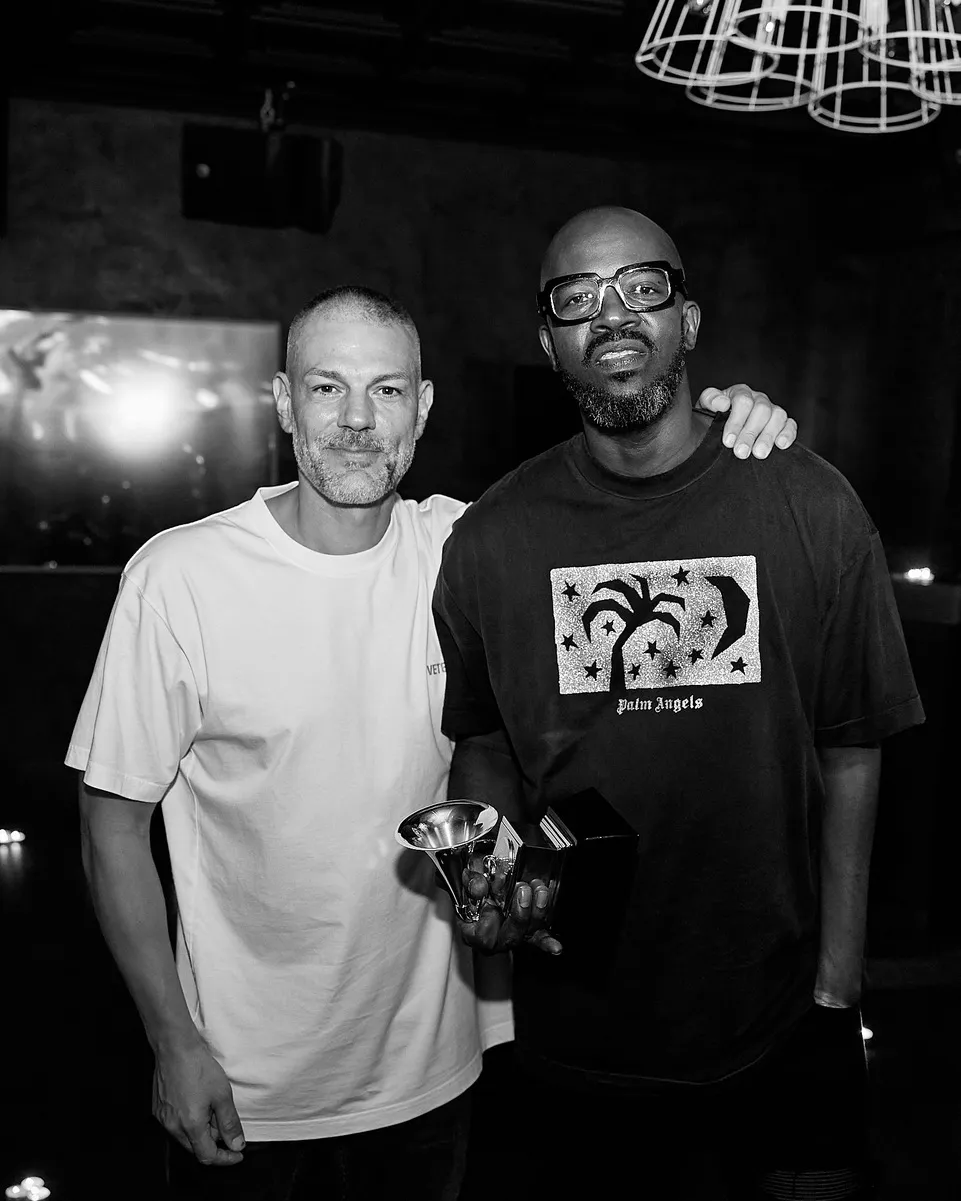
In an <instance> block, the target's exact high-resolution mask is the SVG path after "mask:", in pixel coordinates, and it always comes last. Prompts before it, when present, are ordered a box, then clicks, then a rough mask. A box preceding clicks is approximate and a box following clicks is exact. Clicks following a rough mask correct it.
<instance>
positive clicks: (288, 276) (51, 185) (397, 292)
mask: <svg viewBox="0 0 961 1201" xmlns="http://www.w3.org/2000/svg"><path fill="white" fill-rule="evenodd" d="M652 9H653V5H652V4H648V3H631V2H629V0H624V2H622V0H563V2H562V0H538V2H537V3H535V2H534V0H509V2H508V0H505V2H502V3H472V4H466V3H458V2H456V0H452V2H451V3H445V4H441V3H432V2H429V0H421V2H412V3H391V2H390V0H386V2H382V3H380V4H374V3H354V4H348V0H342V7H341V8H339V9H338V8H337V6H336V5H325V4H319V3H300V4H298V5H294V4H273V5H266V4H258V3H254V2H252V0H250V2H245V3H228V2H227V0H156V2H150V0H148V2H145V3H134V2H133V0H115V2H112V3H89V2H83V0H75V2H73V3H69V4H68V3H56V2H54V0H34V2H33V3H31V4H30V5H29V6H28V7H27V8H26V9H22V10H21V9H20V8H19V6H18V19H19V20H20V21H21V23H22V24H21V29H20V31H19V32H18V33H17V34H16V35H13V34H11V33H10V32H9V31H8V32H7V33H6V34H5V35H4V37H3V41H2V50H0V55H2V56H3V57H2V59H0V68H2V74H0V79H2V80H3V81H5V83H6V87H7V92H8V96H7V97H6V98H0V118H2V119H0V131H2V134H0V151H2V146H3V140H2V139H3V137H4V136H5V138H6V142H7V153H6V165H5V187H4V188H0V198H2V199H0V218H2V215H3V206H4V205H5V210H6V215H5V224H4V226H3V229H4V232H3V236H2V237H0V307H8V308H23V309H26V308H41V309H60V310H69V309H79V310H84V311H104V312H128V313H152V314H160V315H173V316H177V317H191V316H197V317H208V318H211V317H212V318H228V319H238V318H240V319H253V320H278V319H280V320H284V319H285V318H287V317H289V316H290V315H291V314H292V313H293V312H294V311H296V309H297V308H298V307H299V306H300V305H301V304H302V303H303V302H304V301H305V300H306V299H307V298H308V297H309V296H310V295H312V294H313V293H315V292H316V291H318V290H320V289H321V288H325V287H329V286H333V285H336V284H341V283H356V284H362V285H368V286H372V287H375V288H380V289H383V290H385V291H387V292H389V293H390V294H392V295H394V296H396V297H397V298H398V299H399V300H401V301H402V302H403V303H404V304H405V305H407V306H408V307H409V308H410V309H411V311H412V312H413V314H414V316H415V318H416V320H417V322H418V325H419V327H420V330H421V334H422V339H423V344H424V362H425V369H426V372H427V374H429V375H430V376H431V377H432V378H433V379H434V381H435V385H436V389H437V401H436V404H435V407H434V410H433V412H432V414H431V419H430V422H429V424H428V427H427V432H426V433H425V435H424V437H423V439H422V441H421V443H420V445H419V449H418V453H417V459H416V461H415V464H414V466H413V468H412V470H411V472H410V475H409V476H408V479H407V481H406V483H405V488H404V491H405V493H406V494H407V495H410V496H418V497H419V496H423V495H426V494H428V493H430V492H434V491H440V492H446V493H449V494H452V495H455V496H459V497H462V498H465V499H467V498H472V497H475V496H477V495H478V494H479V493H480V491H482V490H483V488H484V487H485V486H486V485H487V484H488V483H490V482H491V481H493V480H494V479H495V478H497V477H498V476H499V475H500V474H502V473H503V472H504V471H505V470H507V469H508V468H510V467H511V466H513V465H514V463H516V462H517V461H518V460H519V459H521V458H523V457H526V456H527V455H529V454H532V453H535V452H536V451H537V450H539V449H541V448H542V447H544V446H546V445H549V444H551V443H552V442H554V441H556V440H557V439H558V438H560V437H563V436H566V434H567V433H568V432H569V431H570V429H571V423H572V414H571V411H570V405H569V403H568V402H567V401H566V399H565V398H564V397H562V396H559V395H558V394H557V392H556V391H555V389H554V388H553V381H552V379H551V377H550V375H549V373H548V372H547V371H546V368H545V367H544V365H543V362H542V355H541V351H540V348H539V347H538V345H537V340H536V316H535V312H534V306H533V296H534V291H535V286H536V282H537V271H538V263H539V258H540V255H541V253H542V251H543V249H544V247H545V245H546V243H547V241H548V239H549V238H550V236H551V234H552V233H553V231H554V230H555V229H556V227H557V226H558V225H559V224H560V223H561V222H563V221H564V220H565V219H566V218H567V217H569V216H571V215H572V214H573V213H574V212H576V211H578V210H579V209H581V208H583V207H585V206H587V205H591V204H598V203H623V204H627V205H630V206H632V207H636V208H640V209H642V210H644V211H645V212H648V213H649V214H650V215H651V216H652V217H654V218H655V219H656V220H658V221H660V222H661V223H662V224H664V225H665V226H666V227H667V228H668V229H669V230H670V232H671V233H672V234H673V235H674V237H675V240H676V241H677V243H678V245H679V247H680V249H681V252H682V254H683V256H684V260H685V265H686V268H687V272H688V276H689V279H690V281H691V288H692V293H693V295H694V297H695V298H696V299H698V300H699V302H700V303H701V305H702V309H703V314H704V319H703V325H702V335H701V339H700V342H699V346H698V350H697V353H696V355H695V356H694V357H693V362H692V372H693V382H694V385H695V387H696V388H700V387H702V386H705V385H706V384H709V383H711V384H718V385H724V384H728V383H732V382H736V381H739V380H746V381H748V382H750V383H751V384H752V385H754V386H757V387H761V388H764V389H765V390H767V391H768V392H769V393H770V394H771V395H772V397H774V399H775V400H776V401H778V402H779V403H781V404H783V405H785V406H786V407H787V408H788V409H789V411H790V412H791V413H792V414H793V415H794V416H795V417H796V418H797V419H798V423H799V426H800V431H801V433H800V436H801V439H802V440H803V441H804V442H806V443H807V444H808V445H809V446H811V447H813V448H814V449H815V450H817V451H818V452H819V453H821V454H822V455H824V456H825V457H826V458H828V459H829V460H830V461H831V462H832V463H834V464H835V465H836V466H837V467H839V468H840V470H841V471H843V472H844V473H845V474H846V475H847V476H848V478H849V479H850V480H851V481H852V482H853V483H854V485H855V487H856V488H857V489H858V491H859V492H860V494H861V496H862V498H863V500H864V502H865V504H866V505H867V507H868V509H869V511H870V512H871V514H872V516H873V518H874V520H875V521H876V522H877V524H878V526H879V528H880V529H881V531H882V535H883V537H884V540H885V544H886V546H887V549H888V553H889V558H890V561H891V565H892V567H893V568H904V567H907V566H911V565H921V564H929V565H931V566H932V567H933V568H934V569H935V571H936V572H937V574H938V577H939V582H938V583H937V584H935V585H933V586H931V587H929V588H919V587H913V588H912V587H911V586H904V585H902V586H900V587H899V600H900V603H901V607H902V617H903V620H904V622H905V630H906V634H907V637H908V641H909V645H910V649H911V652H912V659H913V662H914V666H915V671H916V674H917V676H918V681H919V685H920V687H921V690H922V696H923V700H924V703H925V706H926V709H927V713H928V722H927V724H926V725H925V726H924V727H923V728H921V729H919V730H915V731H911V732H909V733H907V734H904V735H902V736H900V737H898V738H897V739H895V740H893V741H892V743H891V745H890V746H889V747H888V748H887V749H886V752H885V768H884V780H883V785H882V793H883V796H882V802H883V803H882V810H881V818H880V825H879V831H878V841H877V847H876V855H875V864H874V871H873V878H872V904H871V918H870V935H871V945H870V953H871V961H870V964H869V975H870V978H871V981H872V983H873V986H874V988H873V993H869V996H868V1000H867V1001H866V1012H868V1013H869V1015H870V1005H871V1004H873V1005H874V1006H875V1012H876V1013H879V1014H881V1016H882V1017H883V1019H884V1021H883V1023H882V1024H885V1030H886V1031H887V1035H886V1040H887V1041H885V1037H882V1036H884V1035H885V1031H881V1030H879V1031H878V1036H877V1039H876V1040H875V1044H874V1048H873V1050H872V1055H873V1057H874V1060H875V1073H876V1075H878V1076H879V1077H880V1079H882V1081H884V1082H886V1084H887V1088H888V1091H887V1093H885V1094H884V1095H885V1096H886V1097H888V1098H889V1100H888V1101H886V1102H885V1104H886V1105H887V1106H888V1108H887V1109H885V1110H884V1113H882V1114H881V1115H880V1117H879V1119H878V1120H879V1123H880V1128H881V1129H882V1132H886V1133H884V1137H883V1139H882V1141H883V1142H884V1143H885V1144H886V1147H887V1150H888V1152H889V1153H890V1156H891V1164H890V1175H891V1180H892V1183H891V1185H890V1191H889V1193H888V1194H887V1195H888V1196H890V1197H892V1198H893V1197H896V1196H897V1197H901V1196H903V1197H905V1198H917V1199H918V1201H927V1199H928V1198H931V1199H932V1201H940V1198H942V1197H943V1198H945V1199H947V1198H954V1197H957V1196H958V1195H961V1194H959V1192H958V1190H957V1181H958V1176H957V1175H956V1168H957V1162H956V1160H957V1149H958V1129H959V1127H958V1126H957V1125H954V1126H952V1123H953V1122H955V1123H956V1120H957V1119H956V1115H955V1111H954V1109H953V1108H952V1106H953V1105H954V1103H955V1101H956V1099H957V1096H958V1090H957V1088H956V1087H955V1086H953V1085H951V1084H950V1083H949V1081H950V1074H951V1070H952V1069H950V1067H949V1065H950V1064H951V1063H952V1062H954V1063H957V1052H955V1051H954V1050H953V1044H954V1042H955V1041H956V1035H954V1034H953V1033H952V1030H951V1026H950V1017H949V1016H946V1015H950V1014H952V1013H953V1014H956V1013H957V998H958V993H957V991H956V990H957V989H958V986H959V983H961V966H959V965H961V887H959V884H958V880H959V877H961V873H959V872H958V871H957V868H956V862H955V861H956V848H957V846H958V836H959V834H961V822H959V820H958V815H957V799H958V792H959V789H958V782H957V767H956V763H957V757H956V754H955V753H954V737H955V730H956V729H957V724H958V717H959V704H958V699H957V688H956V684H955V681H956V679H957V671H958V667H959V659H961V653H959V646H961V642H959V629H961V626H959V624H958V622H959V615H961V600H959V592H961V585H959V584H958V583H957V581H958V580H959V575H961V560H959V550H961V452H959V428H958V427H959V422H958V414H959V406H961V109H955V110H948V109H946V110H945V111H944V112H943V113H942V115H941V116H940V117H939V118H938V119H937V120H936V121H935V122H934V123H933V124H932V125H931V126H930V127H928V128H926V129H923V130H919V131H916V132H912V133H901V134H889V135H881V136H874V137H872V136H865V135H860V136H859V135H845V134H838V133H832V132H831V131H828V130H826V129H824V128H822V127H819V126H816V125H814V123H813V122H811V121H810V119H809V118H808V117H807V116H806V114H804V113H803V112H802V113H796V114H780V115H772V116H765V117H760V116H751V115H744V116H730V115H725V114H720V113H715V112H712V111H710V110H706V109H703V108H700V107H698V106H695V105H694V104H692V103H690V102H688V101H687V100H686V99H685V97H684V95H683V91H682V90H680V89H676V88H671V87H670V86H668V85H666V84H657V83H655V82H654V81H652V80H649V79H647V78H646V77H643V76H641V75H640V74H639V73H638V72H637V71H636V70H635V68H634V66H633V54H634V51H635V50H636V48H637V45H638V44H639V42H640V38H641V34H642V32H643V28H644V26H645V24H646V22H647V20H648V19H649V17H650V14H651V11H652ZM4 60H5V61H4ZM288 80H293V81H294V82H295V84H296V86H295V88H294V89H292V90H290V99H289V101H288V103H287V106H286V111H285V116H286V118H287V121H288V132H289V133H291V134H296V135H298V136H304V137H312V138H322V137H328V138H333V139H335V140H336V142H337V143H338V144H339V145H340V146H341V147H342V153H343V171H342V187H341V191H340V198H339V204H338V205H337V207H336V210H335V212H334V215H333V221H332V224H331V227H330V229H329V232H327V233H310V232H306V231H304V230H301V229H296V228H280V229H274V228H256V227H251V226H242V225H235V224H227V223H222V222H219V221H214V220H197V219H188V218H185V217H184V216H183V215H182V185H181V161H180V149H181V136H182V131H183V127H184V125H185V123H191V124H197V123H201V124H204V123H207V124H211V125H216V126H230V127H231V128H235V129H247V130H253V129H255V128H256V123H257V115H258V111H259V109H260V106H261V104H262V102H263V100H264V90H265V88H267V87H271V88H274V89H275V90H276V93H275V94H279V93H280V91H281V90H282V89H283V87H284V84H285V83H286V81H288ZM2 167H3V159H2V154H0V170H2ZM283 463H284V466H283V470H282V475H284V476H289V473H290V459H289V455H288V456H286V458H284V459H283ZM162 516H163V515H162V514H159V515H158V524H159V525H161V526H162V525H163V524H165V523H164V522H163V520H162ZM0 536H2V529H0ZM116 584H117V578H116V575H112V574H109V573H108V574H74V573H65V572H48V573H46V574H11V573H0V611H2V613H3V621H2V625H0V638H2V642H0V647H2V659H0V662H2V665H3V680H4V687H3V703H4V719H3V722H2V725H0V739H2V743H0V771H2V781H3V794H2V810H0V824H4V825H6V826H7V827H10V826H19V827H20V828H21V829H24V830H26V831H27V833H28V841H27V843H25V844H24V846H23V848H22V849H21V853H20V855H19V857H18V858H16V859H15V858H14V856H13V855H12V854H8V853H6V852H4V853H3V854H4V856H5V857H4V858H3V861H2V863H0V898H2V900H3V904H4V917H3V923H4V938H5V947H6V948H7V949H6V952H5V953H6V960H5V966H6V968H7V970H6V971H5V973H4V977H5V993H6V996H7V998H8V1001H10V1003H11V1004H10V1010H9V1016H8V1018H7V1023H6V1025H5V1027H4V1030H5V1037H6V1039H7V1041H8V1043H9V1044H10V1045H11V1047H13V1049H14V1050H15V1051H16V1055H17V1057H16V1058H14V1059H11V1060H8V1065H9V1066H10V1069H11V1070H10V1072H8V1074H7V1079H8V1081H9V1082H10V1083H8V1085H7V1091H8V1093H9V1095H10V1096H11V1097H12V1098H14V1099H15V1101H16V1104H15V1109H16V1111H17V1118H16V1120H15V1122H14V1123H13V1124H12V1125H9V1126H8V1127H6V1128H5V1130H4V1132H3V1134H4V1136H6V1137H7V1138H8V1139H9V1141H8V1142H7V1143H6V1145H5V1146H3V1149H2V1153H0V1171H2V1172H4V1173H5V1174H6V1177H7V1179H3V1180H0V1184H3V1185H4V1186H5V1185H6V1184H9V1183H13V1182H14V1180H18V1179H19V1178H20V1176H22V1175H23V1174H25V1173H26V1172H28V1171H37V1172H40V1174H41V1175H45V1176H48V1177H49V1178H50V1182H51V1184H52V1185H53V1184H54V1183H56V1185H57V1187H56V1189H55V1192H54V1201H62V1198H64V1197H79V1196H81V1195H87V1193H86V1191H85V1190H84V1188H83V1182H84V1180H89V1179H90V1178H92V1177H93V1176H94V1175H97V1176H100V1175H102V1173H103V1172H104V1171H106V1170H108V1169H110V1164H114V1165H116V1170H117V1171H118V1172H119V1173H120V1175H121V1176H122V1177H123V1179H124V1180H125V1181H126V1182H127V1185H133V1184H136V1187H135V1188H134V1190H133V1195H137V1196H141V1195H142V1196H148V1195H149V1183H148V1181H149V1175H150V1174H149V1172H148V1171H147V1168H146V1166H145V1165H147V1164H148V1163H152V1162H153V1161H152V1159H151V1156H152V1155H153V1154H154V1153H155V1152H156V1147H157V1144H156V1140H155V1139H154V1138H153V1137H152V1133H151V1130H150V1127H149V1120H146V1119H145V1118H144V1114H145V1112H146V1109H147V1105H148V1094H147V1089H148V1085H149V1059H148V1057H147V1056H146V1053H145V1049H144V1045H143V1040H142V1037H141V1035H140V1033H139V1025H138V1022H137V1019H136V1015H135V1014H134V1012H133V1009H132V1006H131V1005H129V1004H127V1003H126V1002H125V1000H124V996H123V993H122V989H121V986H120V985H119V983H118V980H117V978H116V975H115V973H114V972H113V969H112V968H111V966H110V964H109V961H108V960H107V958H106V956H105V953H104V952H103V951H102V949H101V947H100V944H99V942H98V938H97V935H96V932H95V929H94V926H93V921H92V917H91V915H90V913H89V910H88V909H86V908H85V902H84V901H83V899H82V898H83V889H82V885H81V878H80V867H79V853H78V840H77V833H76V811H75V803H74V789H75V782H74V780H73V778H72V773H70V772H68V771H67V770H66V769H65V768H63V767H62V766H61V763H62V756H63V751H64V749H65V746H66V743H67V740H68V737H69V733H70V729H71V726H72V722H73V718H74V715H75V712H76V709H77V707H78V704H79V701H80V698H81V696H82V693H83V690H84V688H85V685H86V682H87V679H88V677H89V673H90V669H91V666H92V663H93V659H94V656H95V654H96V649H97V646H98V644H99V640H100V637H101V635H102V632H103V627H104V623H105V621H106V618H107V614H108V612H109V608H110V605H111V603H112V599H113V595H114V593H115V591H116ZM872 996H873V998H874V999H873V1001H872ZM925 1040H927V1041H925ZM12 1053H13V1052H12V1051H11V1054H12ZM952 1054H954V1055H955V1060H953V1061H952V1060H951V1055H952ZM932 1073H933V1074H932ZM942 1087H943V1095H942V1092H941V1091H940V1090H941V1089H942ZM891 1098H894V1099H891ZM919 1104H920V1105H921V1107H922V1109H921V1112H922V1113H923V1114H924V1115H925V1116H923V1117H922V1118H917V1116H916V1114H917V1112H918V1105H919ZM912 1106H913V1108H912ZM925 1106H927V1108H925ZM910 1114H914V1115H915V1116H914V1117H911V1116H908V1115H910ZM952 1130H954V1134H953V1135H952V1134H951V1131H952ZM952 1139H954V1143H953V1144H952ZM892 1148H893V1149H892ZM952 1148H953V1149H952ZM111 1170H112V1169H111ZM898 1188H902V1189H903V1191H900V1192H899V1191H898Z"/></svg>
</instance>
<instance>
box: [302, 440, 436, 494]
mask: <svg viewBox="0 0 961 1201" xmlns="http://www.w3.org/2000/svg"><path fill="white" fill-rule="evenodd" d="M292 442H293V449H294V459H295V460H296V462H297V467H298V469H299V471H300V474H301V475H302V476H303V477H304V479H305V480H307V482H308V483H309V484H310V485H311V487H312V488H313V489H314V491H315V492H318V493H319V494H320V495H321V496H322V497H323V498H324V500H326V501H327V502H328V503H329V504H331V505H335V506H337V507H339V508H351V509H354V508H358V509H359V508H366V507H370V506H372V505H377V504H380V503H381V501H383V500H384V499H385V498H386V497H387V496H389V495H390V494H391V493H392V492H395V491H396V490H397V487H398V485H399V484H400V481H401V480H402V479H403V478H404V476H405V475H406V474H407V471H408V468H409V467H410V465H411V463H412V462H413V461H414V446H415V442H414V439H413V438H411V439H410V440H407V439H404V441H403V442H401V443H400V445H399V446H395V447H390V448H389V449H388V444H386V443H384V442H381V441H380V440H379V439H377V438H371V437H370V436H369V435H365V434H359V433H355V432H353V431H342V432H341V433H340V434H338V435H337V437H336V438H332V439H329V440H328V439H324V440H323V441H315V442H313V443H310V442H308V441H307V439H306V438H305V437H304V435H303V432H302V431H301V430H299V429H297V428H296V427H295V429H294V431H293V437H292ZM330 447H340V448H341V449H347V448H348V447H350V448H355V449H359V448H361V447H367V448H370V449H375V450H379V451H381V452H382V453H381V456H380V458H379V459H378V460H377V461H376V466H375V467H368V468H360V467H357V468H353V469H349V468H342V469H340V470H336V469H334V468H333V467H332V466H331V465H330V462H329V461H328V460H327V459H326V457H325V455H324V453H323V452H324V451H325V450H327V449H329V448H330ZM384 452H386V453H384Z"/></svg>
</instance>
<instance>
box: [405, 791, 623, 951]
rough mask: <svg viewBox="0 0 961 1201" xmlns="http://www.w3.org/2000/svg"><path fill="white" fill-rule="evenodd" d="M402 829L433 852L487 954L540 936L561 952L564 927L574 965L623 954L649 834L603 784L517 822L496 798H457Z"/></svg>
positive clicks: (468, 935) (466, 932) (413, 845)
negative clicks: (643, 840)
mask: <svg viewBox="0 0 961 1201" xmlns="http://www.w3.org/2000/svg"><path fill="white" fill-rule="evenodd" d="M394 837H395V838H396V840H397V842H399V843H400V845H401V846H403V847H408V848H409V849H411V850H416V851H426V852H427V854H428V855H430V857H431V859H432V861H433V863H434V866H435V868H436V869H437V876H438V879H439V880H440V882H441V883H442V884H443V885H444V887H446V889H447V890H448V892H449V893H450V895H451V896H452V897H453V899H454V909H455V911H456V915H457V924H458V926H459V928H460V932H461V935H462V937H463V939H464V941H465V942H467V943H469V944H470V945H471V946H474V947H477V948H478V950H480V951H482V952H484V953H485V954H495V953H497V952H499V951H508V950H510V949H511V948H512V947H517V946H520V945H522V944H532V945H534V946H537V947H539V948H540V949H541V950H544V951H546V952H548V954H550V955H559V954H560V953H561V942H560V941H559V940H558V934H559V935H560V937H561V939H563V942H564V944H565V945H566V946H567V947H568V955H567V956H565V961H567V959H568V958H571V960H572V962H571V966H572V967H573V966H574V963H575V962H577V963H581V964H584V963H586V962H587V961H588V959H592V961H593V963H594V964H595V965H596V962H597V961H598V960H604V961H605V962H613V947H614V944H615V942H616V940H617V936H618V930H619V928H620V925H621V922H622V920H623V914H624V910H625V907H626V905H627V898H628V894H629V893H630V890H631V887H632V881H633V878H634V874H635V869H636V866H637V856H638V842H639V840H638V835H637V832H636V831H635V830H634V829H632V827H631V826H630V825H629V824H628V823H627V822H626V821H625V819H624V818H623V817H622V816H621V814H620V813H618V812H617V811H616V810H615V809H613V808H612V806H611V805H610V804H609V803H608V802H607V801H606V800H605V798H604V797H602V796H601V795H600V793H598V792H597V791H596V790H595V789H593V788H588V789H585V790H584V791H582V792H579V793H576V794H574V795H572V796H567V797H563V798H558V799H555V800H553V801H552V803H551V804H550V805H548V806H546V807H545V808H544V813H543V816H542V817H541V818H540V820H539V821H537V822H528V823H521V824H518V826H517V828H515V826H514V825H513V824H512V823H511V822H510V821H508V819H507V818H506V817H499V816H498V813H497V810H496V809H494V808H492V807H491V806H490V805H485V804H482V803H481V802H480V801H468V800H451V801H447V802H446V803H444V804H440V805H431V806H429V807H428V808H426V809H420V810H418V811H417V812H416V813H412V814H410V816H409V817H406V818H404V820H403V821H402V822H401V823H400V825H399V826H398V828H397V830H396V832H395V835H394ZM599 888H603V896H604V906H603V908H604V913H605V915H606V916H605V917H604V920H603V921H602V922H600V923H599V922H598V920H597V896H598V889H599ZM592 970H595V969H594V968H592Z"/></svg>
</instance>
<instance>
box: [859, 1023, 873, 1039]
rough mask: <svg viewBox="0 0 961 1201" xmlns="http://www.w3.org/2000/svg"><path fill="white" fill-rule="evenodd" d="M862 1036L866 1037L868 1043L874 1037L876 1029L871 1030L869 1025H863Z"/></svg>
mask: <svg viewBox="0 0 961 1201" xmlns="http://www.w3.org/2000/svg"><path fill="white" fill-rule="evenodd" d="M861 1037H862V1038H863V1039H864V1041H865V1042H866V1043H869V1042H870V1041H871V1039H872V1038H874V1031H873V1030H871V1029H870V1028H869V1027H868V1026H862V1027H861Z"/></svg>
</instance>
